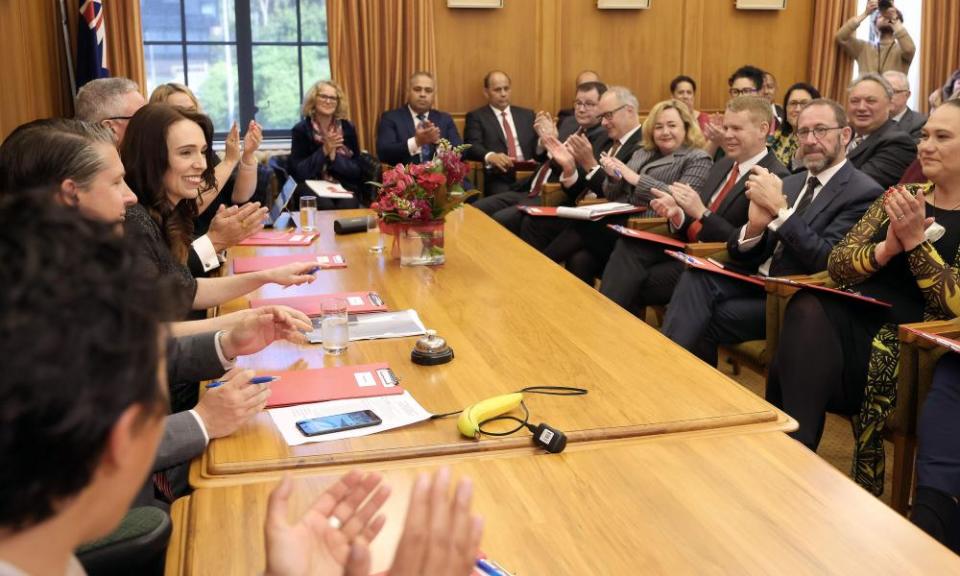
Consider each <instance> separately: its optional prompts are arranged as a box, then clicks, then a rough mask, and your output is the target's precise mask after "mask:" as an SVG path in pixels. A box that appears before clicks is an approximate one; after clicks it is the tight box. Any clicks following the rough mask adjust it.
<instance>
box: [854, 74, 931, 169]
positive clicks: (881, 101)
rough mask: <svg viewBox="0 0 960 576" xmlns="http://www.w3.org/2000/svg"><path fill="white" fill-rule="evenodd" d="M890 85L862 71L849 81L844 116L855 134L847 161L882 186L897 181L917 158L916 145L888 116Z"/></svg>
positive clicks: (880, 77)
mask: <svg viewBox="0 0 960 576" xmlns="http://www.w3.org/2000/svg"><path fill="white" fill-rule="evenodd" d="M892 99H893V88H892V87H891V86H890V83H889V82H887V81H886V80H885V79H884V78H883V76H880V75H879V74H864V75H863V76H860V77H859V78H857V79H856V80H854V81H853V83H852V84H850V88H849V89H848V93H847V117H848V118H849V119H850V125H851V126H852V127H853V131H854V136H853V140H851V142H850V144H849V145H848V146H847V158H848V159H849V160H850V162H851V163H852V164H853V165H854V166H856V167H857V168H859V169H860V170H861V171H863V173H864V174H866V175H868V176H870V177H871V178H873V179H874V180H876V181H877V183H878V184H880V185H881V186H883V187H884V188H888V187H890V186H893V185H894V184H896V183H897V182H899V181H900V178H901V177H902V176H903V173H904V171H906V169H907V166H909V165H910V163H911V162H913V160H914V159H915V158H916V157H917V145H916V144H915V143H914V141H913V139H912V138H911V137H910V135H909V134H907V133H906V132H904V131H903V130H901V129H900V127H899V126H898V125H897V123H896V122H895V121H894V120H891V119H890V112H891V109H892Z"/></svg>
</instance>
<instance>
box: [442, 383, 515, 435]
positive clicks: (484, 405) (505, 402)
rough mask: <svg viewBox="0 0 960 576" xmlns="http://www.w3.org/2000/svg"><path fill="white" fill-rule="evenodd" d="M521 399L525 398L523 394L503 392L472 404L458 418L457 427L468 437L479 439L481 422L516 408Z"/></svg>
mask: <svg viewBox="0 0 960 576" xmlns="http://www.w3.org/2000/svg"><path fill="white" fill-rule="evenodd" d="M521 400H523V394H522V393H520V392H514V393H513V394H501V395H500V396H494V397H492V398H487V399H486V400H481V401H480V402H477V403H476V404H471V405H470V406H467V407H466V408H464V409H463V412H461V413H460V418H459V419H458V420H457V429H459V430H460V433H461V434H463V435H464V436H466V437H467V438H475V439H477V440H479V439H480V423H481V422H483V421H484V420H489V419H490V418H493V417H494V416H499V415H501V414H506V413H507V412H510V411H511V410H514V409H515V408H517V407H518V406H520V401H521Z"/></svg>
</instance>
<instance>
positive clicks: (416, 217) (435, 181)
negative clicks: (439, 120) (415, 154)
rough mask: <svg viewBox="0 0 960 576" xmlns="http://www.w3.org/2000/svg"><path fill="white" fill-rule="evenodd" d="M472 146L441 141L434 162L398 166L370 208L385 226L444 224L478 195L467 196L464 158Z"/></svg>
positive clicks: (386, 176) (389, 173)
mask: <svg viewBox="0 0 960 576" xmlns="http://www.w3.org/2000/svg"><path fill="white" fill-rule="evenodd" d="M467 146H468V145H461V146H452V145H451V144H450V142H448V141H446V140H441V141H440V143H439V144H437V151H436V153H435V154H434V156H433V159H432V160H430V161H428V162H424V163H422V164H409V165H405V164H397V165H396V166H394V167H393V168H391V169H389V170H387V171H385V172H384V173H383V183H377V184H376V185H377V187H378V188H380V191H379V192H378V193H377V200H376V201H375V202H373V203H372V204H371V205H370V208H371V209H372V210H373V211H374V212H376V213H377V215H378V216H379V217H380V220H381V221H382V222H384V223H394V222H429V221H436V220H443V218H444V217H445V216H446V215H447V214H449V213H450V212H451V211H452V210H454V209H456V208H458V207H459V206H460V205H461V204H463V202H464V201H465V200H466V199H467V198H469V197H470V196H473V195H474V194H476V193H477V192H476V191H471V192H465V191H464V189H463V181H464V179H465V178H466V176H467V171H468V170H469V167H468V166H467V163H466V162H464V161H463V160H461V158H460V156H461V153H462V152H463V150H465V149H466V148H467Z"/></svg>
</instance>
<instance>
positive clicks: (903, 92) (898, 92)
mask: <svg viewBox="0 0 960 576" xmlns="http://www.w3.org/2000/svg"><path fill="white" fill-rule="evenodd" d="M893 93H894V94H909V93H910V91H909V90H894V91H893Z"/></svg>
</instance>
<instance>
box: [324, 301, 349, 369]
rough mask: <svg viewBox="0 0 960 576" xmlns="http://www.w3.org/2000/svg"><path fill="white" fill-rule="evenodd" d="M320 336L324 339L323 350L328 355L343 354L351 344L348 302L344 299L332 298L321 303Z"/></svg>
mask: <svg viewBox="0 0 960 576" xmlns="http://www.w3.org/2000/svg"><path fill="white" fill-rule="evenodd" d="M320 312H321V317H320V334H321V338H323V350H324V351H325V352H326V353H327V354H331V355H334V356H335V355H338V354H342V353H343V352H344V351H345V350H346V349H347V344H348V343H349V342H350V328H349V324H348V322H349V319H348V318H347V301H346V300H344V299H343V298H330V299H328V300H324V301H323V302H321V303H320Z"/></svg>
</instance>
